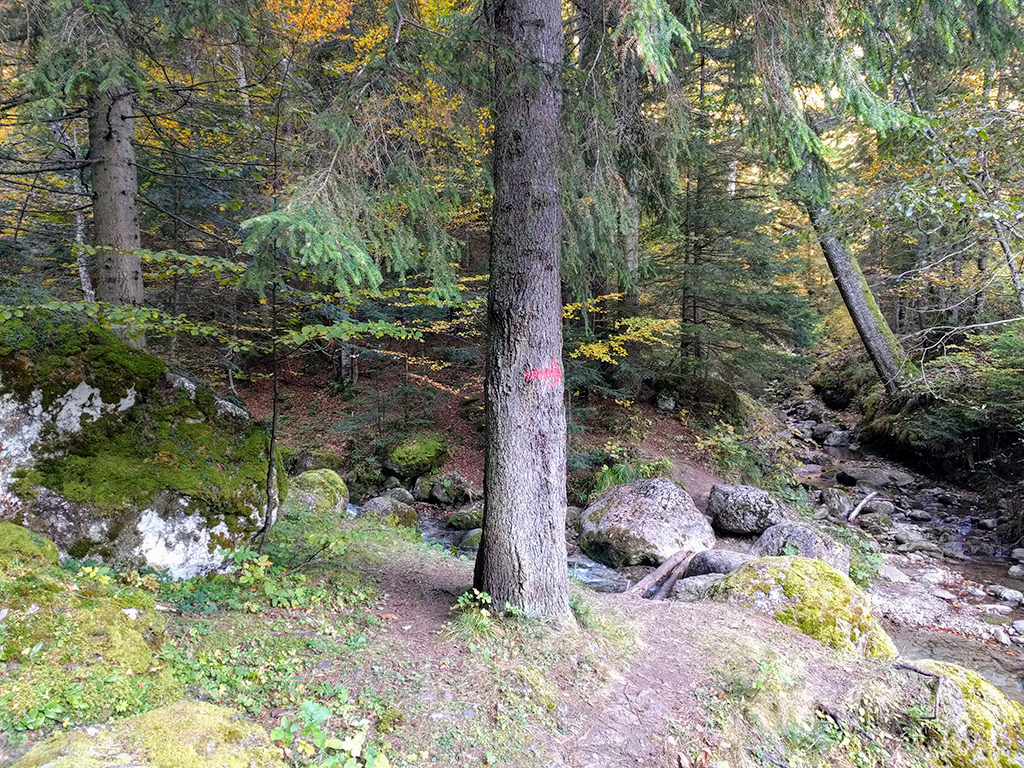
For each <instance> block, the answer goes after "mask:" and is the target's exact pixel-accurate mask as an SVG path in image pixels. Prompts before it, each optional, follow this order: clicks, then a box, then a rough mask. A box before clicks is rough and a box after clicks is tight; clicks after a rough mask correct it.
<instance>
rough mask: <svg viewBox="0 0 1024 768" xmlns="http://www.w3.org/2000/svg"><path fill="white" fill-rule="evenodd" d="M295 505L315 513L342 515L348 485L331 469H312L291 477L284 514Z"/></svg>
mask: <svg viewBox="0 0 1024 768" xmlns="http://www.w3.org/2000/svg"><path fill="white" fill-rule="evenodd" d="M296 505H302V506H303V507H305V508H307V509H309V510H311V511H312V512H313V513H314V514H315V515H318V516H320V515H342V514H344V513H345V510H346V509H347V508H348V486H347V485H345V481H344V480H342V479H341V477H340V476H339V475H338V473H337V472H335V471H334V470H333V469H314V470H311V471H309V472H303V473H302V474H301V475H299V476H298V477H295V478H292V480H291V483H290V485H289V496H288V500H287V501H286V502H285V514H287V513H288V510H289V509H290V508H294V507H295V506H296Z"/></svg>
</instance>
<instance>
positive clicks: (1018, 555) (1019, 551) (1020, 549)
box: [1010, 547, 1024, 563]
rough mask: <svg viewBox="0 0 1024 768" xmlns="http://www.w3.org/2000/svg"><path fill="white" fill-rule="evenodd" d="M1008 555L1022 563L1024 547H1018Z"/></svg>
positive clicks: (1023, 561) (1023, 560)
mask: <svg viewBox="0 0 1024 768" xmlns="http://www.w3.org/2000/svg"><path fill="white" fill-rule="evenodd" d="M1010 557H1011V558H1012V559H1013V560H1016V561H1017V562H1018V563H1024V547H1018V548H1017V549H1015V550H1013V551H1012V552H1011V553H1010Z"/></svg>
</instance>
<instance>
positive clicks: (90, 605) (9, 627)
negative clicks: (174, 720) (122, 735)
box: [0, 565, 181, 734]
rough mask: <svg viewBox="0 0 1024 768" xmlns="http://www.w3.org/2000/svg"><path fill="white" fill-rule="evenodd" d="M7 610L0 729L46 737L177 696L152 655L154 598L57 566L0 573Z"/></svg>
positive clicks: (156, 643) (157, 642) (156, 633)
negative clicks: (65, 726)
mask: <svg viewBox="0 0 1024 768" xmlns="http://www.w3.org/2000/svg"><path fill="white" fill-rule="evenodd" d="M0 604H3V605H4V606H5V607H6V608H8V609H9V613H8V615H7V617H6V619H5V620H4V622H3V625H2V627H3V632H2V633H0V649H2V650H0V658H4V657H6V658H7V659H8V660H15V659H16V660H18V662H19V664H17V665H8V667H7V674H6V675H5V676H3V677H0V732H2V733H7V734H11V733H17V732H21V731H24V730H27V729H30V730H32V731H35V732H38V733H46V732H48V731H50V730H53V729H54V728H55V727H58V726H60V725H62V724H64V723H65V722H67V723H71V724H75V723H90V722H102V721H104V720H106V719H107V718H109V717H111V716H112V715H115V714H122V713H127V714H130V713H132V712H140V711H145V710H147V709H150V708H152V707H155V706H160V705H162V704H165V703H167V702H169V701H173V700H174V699H177V698H179V697H180V696H181V690H180V688H179V686H178V685H177V683H176V682H175V680H174V678H173V676H172V674H171V670H170V667H169V666H167V665H165V664H164V663H163V662H162V661H161V660H160V659H159V658H157V652H158V651H159V650H160V648H161V646H162V645H163V637H164V621H163V618H162V617H161V616H160V615H159V614H158V613H157V611H156V606H155V604H154V600H153V596H152V595H150V594H149V593H147V592H145V591H143V590H142V589H139V588H134V587H129V586H126V585H124V584H115V583H113V582H111V581H110V579H109V577H106V576H101V575H99V574H97V573H93V574H92V576H90V577H84V578H83V577H81V576H73V575H71V574H69V573H67V572H66V571H62V570H60V569H58V568H54V567H48V568H38V569H34V570H25V569H23V568H18V567H16V566H11V565H8V566H7V567H6V568H5V569H4V570H3V571H2V572H0Z"/></svg>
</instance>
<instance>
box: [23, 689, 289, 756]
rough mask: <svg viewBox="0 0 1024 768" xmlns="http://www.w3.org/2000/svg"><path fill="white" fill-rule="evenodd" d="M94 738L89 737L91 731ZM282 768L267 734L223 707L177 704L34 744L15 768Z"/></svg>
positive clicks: (194, 702)
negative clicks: (91, 730)
mask: <svg viewBox="0 0 1024 768" xmlns="http://www.w3.org/2000/svg"><path fill="white" fill-rule="evenodd" d="M90 733H92V732H90ZM125 764H131V765H132V766H139V767H140V768H141V767H142V766H145V767H146V768H285V763H284V762H283V761H282V760H281V758H280V750H279V749H277V748H275V747H274V746H273V745H272V744H271V742H270V738H269V736H268V735H267V732H266V731H265V730H264V729H263V728H261V727H259V726H258V725H255V724H253V723H249V722H246V721H245V720H242V719H241V717H240V716H239V715H238V714H236V713H235V712H233V711H232V710H230V709H228V708H226V707H218V706H215V705H213V704H206V703H203V702H197V701H178V702H175V703H174V704H170V705H168V706H165V707H161V708H159V709H154V710H153V711H151V712H146V713H145V714H141V715H136V716H134V717H130V718H128V719H126V720H121V721H120V722H117V723H110V724H108V725H105V726H103V727H102V728H100V729H98V730H97V731H96V732H95V733H94V735H91V736H90V735H89V734H87V733H84V732H82V731H79V730H76V731H72V732H71V733H65V734H61V735H59V736H54V737H53V738H52V739H50V740H49V741H47V742H45V743H43V744H39V745H37V746H36V747H35V748H34V749H32V751H31V752H29V753H28V754H27V755H25V756H24V757H23V758H22V759H21V760H19V761H18V762H17V763H15V766H14V768H44V766H45V768H114V766H123V765H125Z"/></svg>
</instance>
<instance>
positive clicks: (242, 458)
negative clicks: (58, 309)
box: [0, 296, 285, 578]
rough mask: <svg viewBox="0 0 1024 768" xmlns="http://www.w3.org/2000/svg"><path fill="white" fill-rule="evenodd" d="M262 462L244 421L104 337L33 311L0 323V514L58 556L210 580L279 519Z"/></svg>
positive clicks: (265, 451)
mask: <svg viewBox="0 0 1024 768" xmlns="http://www.w3.org/2000/svg"><path fill="white" fill-rule="evenodd" d="M2 298H3V297H2V296H0V299H2ZM268 457H269V440H268V438H267V435H266V434H265V432H264V430H263V429H262V427H260V426H258V425H256V424H254V423H252V422H251V421H250V420H249V419H248V417H247V415H246V413H245V410H244V409H242V408H241V407H239V406H238V405H236V404H234V403H230V402H228V401H226V400H223V399H221V398H218V397H216V396H215V395H214V394H213V393H212V392H210V391H209V390H208V389H205V388H203V387H202V386H200V385H198V384H197V383H196V382H194V381H192V380H191V379H189V378H187V377H185V376H181V375H173V374H166V375H165V370H164V364H163V362H161V361H160V360H159V359H158V358H156V357H153V356H152V355H147V354H146V353H144V352H140V351H138V350H135V349H132V348H131V347H129V346H128V345H127V344H125V343H124V342H122V341H121V340H120V339H118V338H117V337H116V336H115V335H114V334H113V333H110V332H109V331H105V330H103V329H101V328H97V327H94V325H92V324H90V323H89V322H88V321H86V320H84V319H76V318H75V317H74V316H72V315H67V314H59V313H54V312H45V311H42V310H37V311H31V312H26V313H25V315H24V316H23V317H21V318H16V319H13V320H9V321H7V322H6V323H2V324H0V500H2V501H3V502H4V503H3V504H2V505H0V509H3V510H4V514H5V516H7V517H9V518H11V519H14V520H15V521H17V522H19V523H22V524H24V525H25V526H26V527H28V528H31V529H33V530H36V531H39V532H40V533H43V534H45V535H47V536H48V537H49V538H50V539H52V540H53V541H54V542H55V543H56V545H57V547H58V548H59V549H60V550H61V551H62V552H65V553H67V554H70V555H71V556H73V557H76V558H81V559H84V558H93V559H97V560H100V561H103V562H106V563H109V564H112V565H116V566H118V567H120V568H123V569H128V568H138V567H142V566H151V567H154V568H161V569H166V570H167V571H168V572H169V574H170V575H171V576H172V577H175V578H187V577H190V576H193V575H197V574H199V573H204V572H208V571H211V570H213V569H215V568H218V567H220V566H221V565H223V562H224V557H223V555H222V554H221V552H220V550H219V548H221V547H223V548H232V547H237V546H240V545H243V544H247V543H249V541H250V540H251V539H252V537H253V536H254V535H255V534H256V533H257V532H258V531H260V530H261V529H262V527H263V519H264V515H265V514H266V512H267V510H270V511H271V512H273V510H274V509H276V506H277V502H278V499H277V496H278V495H279V493H280V492H281V491H279V489H281V490H283V488H284V483H285V479H284V475H283V471H281V467H280V466H279V467H278V469H279V471H278V473H277V477H278V486H279V489H276V488H272V489H271V498H270V503H269V504H268V499H267V464H268Z"/></svg>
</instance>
